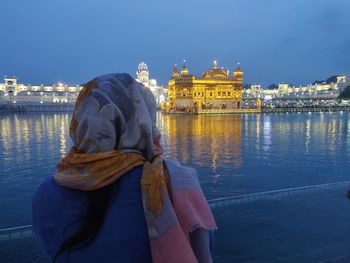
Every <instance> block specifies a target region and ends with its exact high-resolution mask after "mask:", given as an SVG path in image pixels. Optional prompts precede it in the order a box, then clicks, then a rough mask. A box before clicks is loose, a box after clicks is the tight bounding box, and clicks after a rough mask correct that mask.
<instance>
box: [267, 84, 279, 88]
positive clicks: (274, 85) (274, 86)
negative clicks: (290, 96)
mask: <svg viewBox="0 0 350 263" xmlns="http://www.w3.org/2000/svg"><path fill="white" fill-rule="evenodd" d="M277 88H278V85H277V84H275V83H272V84H270V85H269V86H268V87H267V89H277Z"/></svg>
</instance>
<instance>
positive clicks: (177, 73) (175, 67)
mask: <svg viewBox="0 0 350 263" xmlns="http://www.w3.org/2000/svg"><path fill="white" fill-rule="evenodd" d="M172 76H173V78H175V77H178V76H179V72H178V71H177V64H175V65H174V68H173V74H172Z"/></svg>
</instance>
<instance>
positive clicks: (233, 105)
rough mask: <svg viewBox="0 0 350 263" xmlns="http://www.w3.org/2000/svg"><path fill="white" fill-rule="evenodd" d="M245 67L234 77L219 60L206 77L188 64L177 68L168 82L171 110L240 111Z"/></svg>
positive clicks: (236, 72)
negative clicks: (220, 64)
mask: <svg viewBox="0 0 350 263" xmlns="http://www.w3.org/2000/svg"><path fill="white" fill-rule="evenodd" d="M242 90H243V70H242V69H240V68H239V66H238V67H237V68H236V69H235V70H234V73H233V75H232V76H230V74H229V71H228V69H226V70H224V69H222V68H219V66H218V64H217V62H216V61H214V64H213V66H212V68H211V69H209V70H208V71H206V72H204V73H203V75H202V77H196V76H195V75H193V74H190V73H189V71H188V68H187V67H186V65H183V67H182V69H181V71H180V73H179V72H178V70H177V69H176V67H175V68H174V70H173V73H172V78H171V79H170V80H169V83H168V102H167V104H166V110H167V111H185V112H200V111H203V110H239V109H241V105H242Z"/></svg>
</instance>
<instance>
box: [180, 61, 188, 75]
mask: <svg viewBox="0 0 350 263" xmlns="http://www.w3.org/2000/svg"><path fill="white" fill-rule="evenodd" d="M181 75H182V76H184V75H188V68H187V67H186V59H184V60H183V66H182V68H181Z"/></svg>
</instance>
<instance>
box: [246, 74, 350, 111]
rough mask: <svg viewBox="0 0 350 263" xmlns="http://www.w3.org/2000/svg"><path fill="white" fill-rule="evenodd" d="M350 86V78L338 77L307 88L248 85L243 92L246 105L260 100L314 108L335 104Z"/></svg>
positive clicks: (265, 102) (286, 84) (279, 85)
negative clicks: (315, 106)
mask: <svg viewBox="0 0 350 263" xmlns="http://www.w3.org/2000/svg"><path fill="white" fill-rule="evenodd" d="M348 85H350V78H349V77H347V76H345V75H336V76H332V77H330V78H328V79H327V80H325V81H315V82H313V83H312V84H308V85H306V86H294V85H290V84H288V83H280V84H278V85H275V86H274V87H268V88H262V87H261V85H259V84H252V85H247V87H246V88H245V89H244V90H243V99H244V100H245V104H247V105H250V106H251V105H252V104H254V101H255V100H256V99H257V98H259V99H261V100H262V101H263V102H264V105H265V106H266V105H269V104H271V105H275V106H314V105H320V104H321V105H322V104H325V105H327V104H329V103H333V102H334V101H335V100H336V99H337V98H338V96H339V95H340V93H341V92H342V91H343V89H344V88H345V87H346V86H348Z"/></svg>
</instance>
